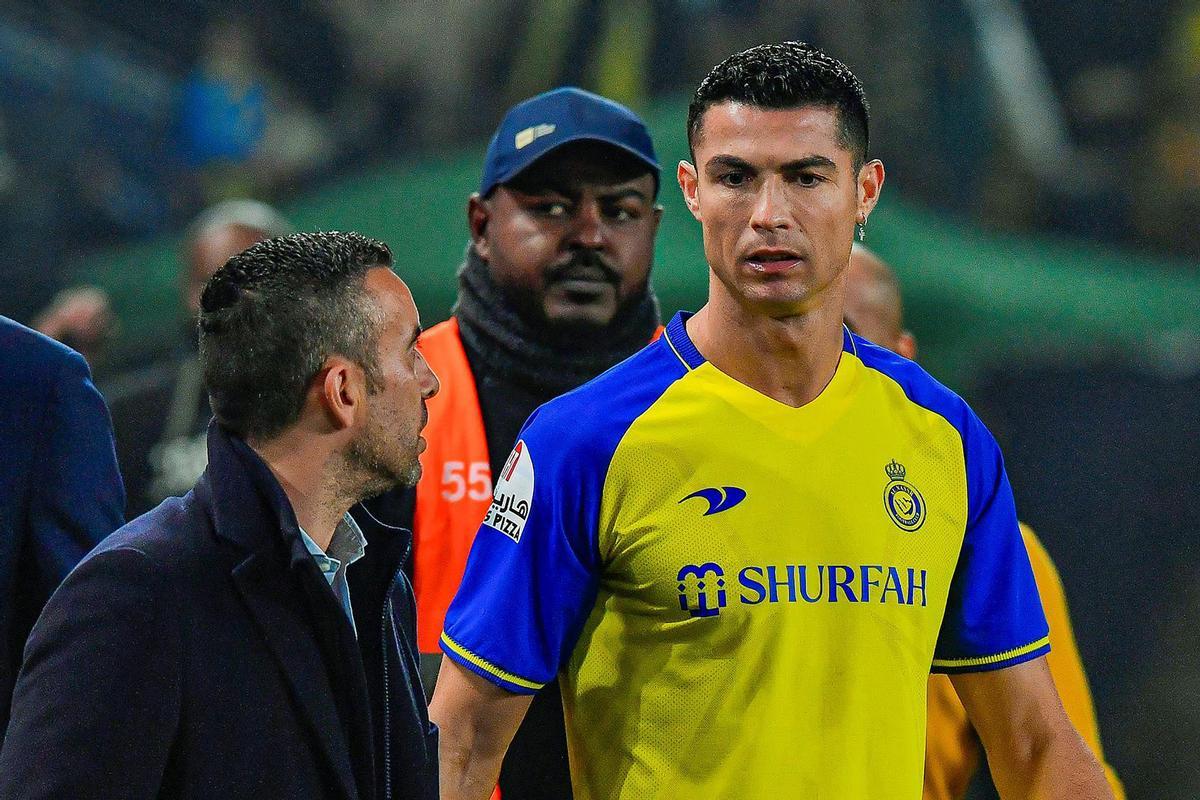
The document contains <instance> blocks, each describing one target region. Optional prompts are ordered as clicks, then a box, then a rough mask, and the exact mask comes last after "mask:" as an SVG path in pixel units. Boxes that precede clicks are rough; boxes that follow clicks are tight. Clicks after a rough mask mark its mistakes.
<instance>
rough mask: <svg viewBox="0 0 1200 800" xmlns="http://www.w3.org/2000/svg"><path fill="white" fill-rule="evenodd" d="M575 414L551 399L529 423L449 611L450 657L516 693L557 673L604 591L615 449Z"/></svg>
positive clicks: (445, 643) (446, 643)
mask: <svg viewBox="0 0 1200 800" xmlns="http://www.w3.org/2000/svg"><path fill="white" fill-rule="evenodd" d="M570 417H571V415H570V414H564V413H561V412H560V413H554V411H553V409H551V410H550V413H547V408H545V407H544V408H543V409H541V410H540V411H539V412H536V413H535V414H534V415H533V417H531V418H530V420H529V422H527V423H526V425H525V428H524V429H523V430H522V431H521V434H520V440H519V441H518V442H517V445H516V448H515V449H514V450H513V453H512V454H511V455H510V456H509V459H508V461H507V462H506V463H505V465H504V468H503V469H502V470H501V473H500V475H499V476H498V477H497V481H496V492H495V497H494V499H493V502H492V506H491V508H490V509H489V510H488V513H487V516H486V518H485V519H484V522H483V525H482V526H481V527H480V529H479V532H478V534H477V535H476V537H475V543H474V545H473V546H472V548H471V555H470V557H469V558H468V560H467V568H466V573H465V574H464V576H463V581H462V584H461V585H460V587H459V590H458V594H457V595H456V596H455V598H454V601H453V602H452V603H451V604H450V608H449V611H448V612H447V614H446V625H445V629H444V631H443V633H442V639H441V645H442V650H443V651H444V652H445V653H446V655H447V656H449V657H450V658H451V659H453V660H454V661H456V662H458V663H459V664H461V665H462V666H463V667H465V668H466V669H469V670H471V671H472V672H475V673H476V674H478V675H480V676H482V677H483V678H485V679H487V680H489V681H491V682H493V683H495V684H497V685H499V686H501V687H503V688H505V689H508V690H509V691H512V692H517V693H524V694H530V693H533V692H536V691H537V690H538V689H540V688H541V687H542V686H543V685H544V684H546V683H548V682H549V681H550V680H552V679H553V678H554V676H555V674H556V673H557V672H558V670H559V666H560V665H561V664H562V662H563V661H564V660H565V659H566V657H567V656H568V655H569V654H570V652H571V651H572V649H573V648H574V646H575V641H576V639H577V638H578V637H579V632H580V630H581V628H582V627H583V624H584V622H585V621H586V619H587V616H588V614H589V612H590V611H591V609H592V605H593V604H594V602H595V598H596V585H597V573H598V569H599V556H598V552H597V538H596V527H597V524H598V518H599V509H600V493H601V490H602V487H603V483H604V475H605V473H606V471H607V468H608V461H609V459H610V458H611V455H612V451H611V449H609V448H606V447H603V446H599V445H598V443H597V442H595V441H593V440H595V439H596V438H597V437H596V436H593V435H590V434H591V433H592V432H591V431H589V430H581V429H580V426H579V425H578V420H573V419H571V418H570ZM605 451H607V452H605Z"/></svg>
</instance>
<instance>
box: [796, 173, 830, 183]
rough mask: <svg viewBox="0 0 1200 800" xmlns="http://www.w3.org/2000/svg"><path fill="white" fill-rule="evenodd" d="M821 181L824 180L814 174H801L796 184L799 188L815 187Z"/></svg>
mask: <svg viewBox="0 0 1200 800" xmlns="http://www.w3.org/2000/svg"><path fill="white" fill-rule="evenodd" d="M823 180H824V178H822V177H821V176H820V175H817V174H816V173H814V172H803V173H801V174H800V175H799V176H798V177H797V178H796V183H798V184H800V185H801V186H816V185H817V184H818V183H820V182H821V181H823Z"/></svg>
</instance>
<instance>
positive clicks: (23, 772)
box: [0, 424, 437, 800]
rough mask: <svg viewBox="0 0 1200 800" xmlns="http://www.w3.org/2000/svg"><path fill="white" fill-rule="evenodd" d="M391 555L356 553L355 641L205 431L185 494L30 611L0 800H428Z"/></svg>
mask: <svg viewBox="0 0 1200 800" xmlns="http://www.w3.org/2000/svg"><path fill="white" fill-rule="evenodd" d="M393 540H395V541H400V542H401V544H400V546H399V547H397V546H396V545H395V541H394V542H392V543H390V544H388V543H384V544H380V543H378V542H374V541H373V542H370V543H369V545H368V548H367V551H368V553H370V552H371V549H372V547H374V546H375V545H376V544H379V547H378V548H377V552H376V553H374V554H373V555H374V557H375V560H374V562H373V563H372V562H368V564H367V565H366V570H365V571H360V572H359V573H358V574H356V575H355V576H354V581H355V582H353V583H352V584H351V599H352V603H353V605H354V607H355V609H356V614H355V622H356V625H357V628H358V631H359V636H360V639H359V640H358V641H356V639H355V634H354V630H353V629H352V628H351V626H350V622H349V620H348V619H347V618H346V616H345V613H344V612H343V610H342V607H341V605H340V604H339V602H338V600H337V598H336V597H335V596H334V594H333V592H332V591H330V588H329V585H328V583H327V582H326V580H325V578H324V576H323V575H322V574H321V572H320V570H319V569H318V568H317V566H316V563H315V562H314V561H313V559H312V557H311V555H309V553H308V551H307V550H306V549H305V548H304V545H303V543H302V541H301V539H300V534H299V529H298V527H297V524H296V519H295V516H294V514H293V512H292V509H291V506H290V504H289V503H288V500H287V497H286V495H285V494H284V493H283V490H282V489H281V488H280V486H279V484H278V482H277V481H276V480H275V478H274V476H273V475H272V474H271V472H270V470H269V469H268V468H267V466H266V465H265V464H264V463H263V462H262V460H261V459H259V457H258V456H257V455H256V454H255V453H254V452H253V451H252V450H251V449H250V448H249V447H248V446H246V444H245V443H244V442H242V441H241V440H239V439H237V438H236V437H233V436H230V435H228V434H227V433H225V432H224V431H223V430H222V429H221V428H220V427H219V426H217V425H216V424H213V425H212V426H211V427H210V430H209V464H208V469H207V470H206V471H205V473H204V475H203V476H201V478H200V480H199V481H198V482H197V484H196V487H195V488H194V489H193V490H192V491H191V492H189V493H188V494H187V495H185V496H184V497H182V498H171V499H168V500H166V501H164V502H163V503H162V504H161V505H160V506H158V507H157V508H155V509H154V510H152V511H150V512H148V513H147V514H145V515H143V516H141V517H139V518H138V519H136V520H134V521H133V522H131V523H130V524H128V525H126V526H125V527H124V528H122V529H121V530H119V531H118V532H117V533H115V534H113V535H112V536H111V537H109V538H108V539H107V540H106V541H105V542H104V543H103V544H102V545H101V546H100V547H99V548H97V549H96V550H95V551H93V552H92V553H91V554H90V555H89V556H88V557H87V558H86V559H85V560H84V561H83V562H82V563H81V564H80V565H79V567H78V569H76V570H75V571H74V572H73V573H72V574H71V575H70V577H68V578H67V580H66V581H65V582H64V583H63V585H62V588H60V589H59V591H58V592H57V593H56V594H55V595H54V597H53V598H52V599H51V600H50V602H49V604H47V606H46V610H45V612H44V613H43V614H42V617H41V619H39V620H38V624H37V626H36V627H35V628H34V630H33V633H32V635H31V636H30V640H29V646H28V648H27V650H26V659H25V664H24V667H23V669H22V672H21V675H20V678H19V679H18V681H17V687H16V691H15V694H14V699H13V717H12V722H11V724H10V726H9V732H8V739H7V741H6V742H5V743H4V748H3V750H2V751H0V798H46V799H47V800H49V798H56V799H57V798H67V797H70V798H80V799H81V800H88V799H90V798H96V799H97V800H100V799H101V798H113V799H114V800H115V799H116V798H121V800H138V799H140V798H223V800H226V799H233V798H246V800H267V798H338V799H339V800H355V799H361V800H366V799H367V798H381V797H390V798H422V800H426V799H428V800H433V798H436V797H437V781H436V733H435V732H434V729H433V728H432V726H431V725H430V723H429V721H428V717H427V715H426V712H425V704H424V697H423V695H422V693H421V688H420V683H419V682H415V681H416V675H417V667H416V655H415V652H414V651H415V647H414V646H413V645H412V644H411V643H412V642H413V641H414V640H415V629H414V627H413V625H412V622H413V610H412V588H411V585H410V584H409V583H408V580H407V578H406V577H405V576H404V575H403V573H402V572H400V571H399V570H398V569H396V570H395V571H393V572H391V574H387V573H388V571H389V569H390V566H389V567H388V568H386V569H385V568H383V567H381V566H380V557H381V556H390V557H397V556H400V557H402V556H403V550H404V544H405V543H404V542H403V541H402V540H401V537H400V536H399V535H398V534H397V535H394V536H393ZM384 560H386V559H384ZM363 561H367V559H366V558H364V559H363ZM361 563H363V562H362V561H360V562H358V563H356V564H355V565H354V566H353V567H351V570H350V571H351V573H352V574H353V573H354V572H355V569H356V568H357V567H358V566H359V564H361ZM397 566H398V564H397ZM385 576H386V577H385ZM360 647H361V650H360ZM414 682H415V683H414Z"/></svg>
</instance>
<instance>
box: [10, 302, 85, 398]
mask: <svg viewBox="0 0 1200 800" xmlns="http://www.w3.org/2000/svg"><path fill="white" fill-rule="evenodd" d="M64 369H67V370H69V372H70V373H72V374H76V375H78V376H79V378H80V379H82V378H84V377H86V376H87V375H88V374H89V372H88V368H87V363H86V362H85V361H84V360H83V356H81V355H79V354H78V353H76V352H75V351H74V350H72V349H71V348H69V347H67V346H66V345H65V344H62V343H60V342H56V341H55V340H53V339H51V338H50V337H49V336H45V335H44V334H41V333H38V332H37V331H35V330H33V329H31V328H27V327H25V326H24V325H22V324H21V323H19V322H15V321H13V320H11V319H8V318H7V317H0V378H3V379H4V383H5V384H6V385H7V386H8V387H9V388H8V390H9V391H11V390H12V389H13V388H18V389H19V388H21V387H26V388H32V387H38V388H39V389H41V390H44V387H46V386H49V385H52V384H53V382H54V381H55V380H57V379H58V378H59V376H60V375H62V374H63V371H64Z"/></svg>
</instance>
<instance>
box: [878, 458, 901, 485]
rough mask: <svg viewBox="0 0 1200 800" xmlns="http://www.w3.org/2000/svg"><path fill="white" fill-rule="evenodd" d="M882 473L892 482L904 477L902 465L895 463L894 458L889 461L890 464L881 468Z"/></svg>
mask: <svg viewBox="0 0 1200 800" xmlns="http://www.w3.org/2000/svg"><path fill="white" fill-rule="evenodd" d="M883 471H884V472H886V473H887V475H888V477H889V478H891V479H892V480H894V481H902V480H904V475H905V474H906V473H905V469H904V465H903V464H898V463H896V459H894V458H893V459H892V460H891V463H889V464H888V465H887V466H886V467H884V468H883Z"/></svg>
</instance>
